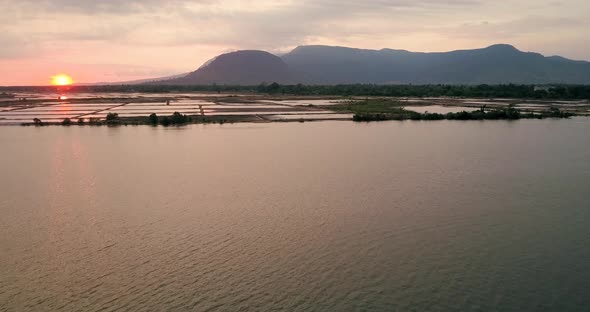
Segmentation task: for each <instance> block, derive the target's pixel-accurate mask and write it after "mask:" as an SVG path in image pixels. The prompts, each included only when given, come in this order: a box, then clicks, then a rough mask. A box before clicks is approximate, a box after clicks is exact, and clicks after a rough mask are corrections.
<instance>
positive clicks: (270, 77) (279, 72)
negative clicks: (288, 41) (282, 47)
mask: <svg viewBox="0 0 590 312" xmlns="http://www.w3.org/2000/svg"><path fill="white" fill-rule="evenodd" d="M272 82H278V83H294V82H295V79H293V77H292V75H291V72H290V70H289V67H288V66H287V64H286V63H285V62H284V61H283V60H282V59H281V58H280V57H278V56H276V55H273V54H270V53H268V52H264V51H256V50H248V51H237V52H232V53H226V54H222V55H220V56H217V57H215V58H214V59H212V60H210V61H208V62H207V63H205V64H203V66H201V67H200V68H199V69H197V70H196V71H194V72H192V73H189V74H188V75H186V76H184V77H182V78H178V79H171V80H168V81H165V82H164V83H165V84H194V85H198V84H214V83H216V84H229V85H257V84H260V83H272Z"/></svg>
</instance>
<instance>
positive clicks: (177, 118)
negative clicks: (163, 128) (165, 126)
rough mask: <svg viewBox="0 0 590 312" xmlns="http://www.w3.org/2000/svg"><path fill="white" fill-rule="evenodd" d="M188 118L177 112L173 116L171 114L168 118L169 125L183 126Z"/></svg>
mask: <svg viewBox="0 0 590 312" xmlns="http://www.w3.org/2000/svg"><path fill="white" fill-rule="evenodd" d="M187 121H188V118H187V117H186V115H183V114H181V113H179V112H174V114H172V117H171V118H170V123H172V124H176V125H179V124H184V123H187Z"/></svg>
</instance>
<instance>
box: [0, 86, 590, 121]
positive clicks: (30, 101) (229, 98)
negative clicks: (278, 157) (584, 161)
mask: <svg viewBox="0 0 590 312" xmlns="http://www.w3.org/2000/svg"><path fill="white" fill-rule="evenodd" d="M365 99H368V98H366V97H365V98H351V97H334V96H332V97H330V96H325V97H311V96H308V97H301V96H299V97H296V96H285V95H282V96H270V95H261V94H222V93H134V92H130V93H117V92H111V93H69V94H59V93H30V92H29V93H26V92H25V93H15V94H13V97H7V98H3V99H2V101H0V125H18V124H23V123H32V121H33V119H39V120H41V121H42V122H49V123H58V122H61V121H62V120H64V119H65V118H69V119H71V120H72V121H74V122H76V121H78V120H79V119H82V120H83V121H87V120H89V119H90V118H93V119H98V120H104V119H105V118H106V116H107V115H108V114H109V113H116V114H118V115H119V117H125V118H132V117H147V116H149V115H150V114H152V113H155V114H157V115H158V116H165V115H171V114H173V113H174V112H179V113H181V114H185V115H190V116H205V117H207V116H212V117H215V116H217V117H219V116H227V117H232V118H234V120H235V121H261V122H263V121H294V120H351V119H352V116H353V115H352V114H351V113H350V114H349V113H346V112H342V111H337V110H333V109H332V108H331V106H334V105H339V104H343V103H345V102H347V101H351V100H365ZM397 100H398V101H399V102H400V104H401V105H402V106H404V107H405V108H406V109H408V110H412V111H416V112H419V113H425V112H430V113H440V114H446V113H451V112H453V113H456V112H460V111H474V110H477V109H480V108H482V107H485V108H486V109H497V108H505V107H507V106H509V105H512V106H514V107H516V108H517V109H519V110H522V111H528V112H543V111H548V110H549V109H551V108H552V107H557V108H559V109H561V110H564V111H569V112H575V113H576V114H581V115H585V114H588V112H589V111H590V102H588V101H537V100H535V101H533V100H530V101H527V100H522V99H520V100H518V99H470V98H464V99H459V98H447V97H438V98H437V97H433V98H398V99H397ZM405 103H408V104H410V105H408V106H405V105H403V104H405Z"/></svg>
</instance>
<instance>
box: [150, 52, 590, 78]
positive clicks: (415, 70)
mask: <svg viewBox="0 0 590 312" xmlns="http://www.w3.org/2000/svg"><path fill="white" fill-rule="evenodd" d="M272 82H277V83H281V84H296V83H302V84H327V85H331V84H356V83H371V84H468V85H472V84H505V83H517V84H590V62H587V61H577V60H570V59H567V58H564V57H561V56H544V55H542V54H540V53H536V52H523V51H521V50H519V49H517V48H516V47H514V46H513V45H510V44H494V45H491V46H488V47H485V48H480V49H471V50H469V49H467V50H454V51H448V52H411V51H407V50H396V49H389V48H383V49H380V50H372V49H358V48H348V47H340V46H327V45H302V46H298V47H296V48H295V49H293V50H292V51H290V52H288V53H286V54H283V55H281V56H277V55H274V54H271V53H269V52H266V51H260V50H242V51H236V52H230V53H225V54H221V55H219V56H217V57H215V58H213V59H211V60H209V61H208V62H206V63H205V64H203V65H202V66H201V67H199V68H198V69H197V70H195V71H193V72H191V73H189V74H188V75H186V76H185V77H182V78H176V79H170V80H167V81H163V82H162V81H159V82H155V83H154V84H156V83H160V84H188V85H190V84H204V85H208V84H226V85H229V84H236V85H258V84H261V83H272Z"/></svg>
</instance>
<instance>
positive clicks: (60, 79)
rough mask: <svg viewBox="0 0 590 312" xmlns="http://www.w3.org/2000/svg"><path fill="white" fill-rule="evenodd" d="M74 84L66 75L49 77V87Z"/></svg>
mask: <svg viewBox="0 0 590 312" xmlns="http://www.w3.org/2000/svg"><path fill="white" fill-rule="evenodd" d="M73 83H74V80H73V79H72V77H70V76H69V75H66V74H58V75H55V76H52V77H51V85H53V86H69V85H71V84H73Z"/></svg>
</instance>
